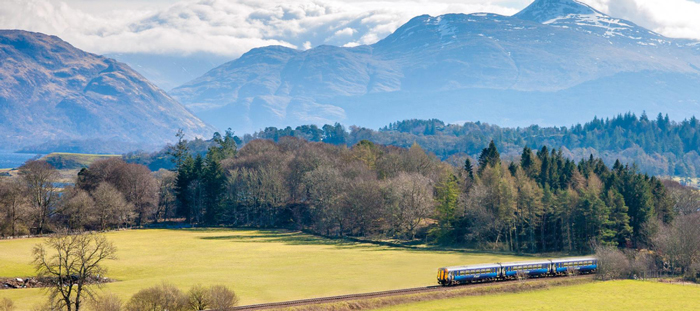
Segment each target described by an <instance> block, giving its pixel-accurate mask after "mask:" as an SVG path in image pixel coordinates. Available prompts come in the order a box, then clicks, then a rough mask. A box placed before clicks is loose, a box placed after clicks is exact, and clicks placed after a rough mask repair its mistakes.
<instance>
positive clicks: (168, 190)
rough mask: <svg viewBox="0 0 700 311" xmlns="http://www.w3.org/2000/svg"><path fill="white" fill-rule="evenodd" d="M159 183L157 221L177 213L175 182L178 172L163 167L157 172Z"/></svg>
mask: <svg viewBox="0 0 700 311" xmlns="http://www.w3.org/2000/svg"><path fill="white" fill-rule="evenodd" d="M155 178H156V181H157V183H158V208H157V209H156V213H155V221H158V220H160V219H167V218H171V217H173V216H174V215H175V207H176V204H175V203H176V202H175V183H176V181H177V174H176V173H175V172H172V171H168V170H164V169H161V170H159V171H157V172H156V173H155Z"/></svg>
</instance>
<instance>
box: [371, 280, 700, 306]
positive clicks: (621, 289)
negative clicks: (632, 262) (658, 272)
mask: <svg viewBox="0 0 700 311" xmlns="http://www.w3.org/2000/svg"><path fill="white" fill-rule="evenodd" d="M381 310H384V311H388V310H394V311H400V310H426V311H451V310H489V311H499V310H553V311H554V310H556V311H559V310H561V311H574V310H577V311H578V310H580V311H586V310H611V311H614V310H635V311H637V310H700V286H695V285H688V286H683V285H675V284H664V283H656V282H642V281H612V282H595V283H589V284H583V285H575V286H564V287H554V288H551V289H548V290H539V291H533V292H524V293H517V294H497V295H487V296H476V297H463V298H454V299H445V300H436V301H426V302H420V303H412V304H405V305H399V306H395V307H391V308H385V309H381Z"/></svg>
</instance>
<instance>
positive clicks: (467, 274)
mask: <svg viewBox="0 0 700 311" xmlns="http://www.w3.org/2000/svg"><path fill="white" fill-rule="evenodd" d="M500 275H501V265H499V264H487V265H474V266H457V267H446V268H440V269H439V270H438V283H440V284H442V285H454V284H466V283H474V282H482V281H491V280H495V279H497V278H499V276H500Z"/></svg>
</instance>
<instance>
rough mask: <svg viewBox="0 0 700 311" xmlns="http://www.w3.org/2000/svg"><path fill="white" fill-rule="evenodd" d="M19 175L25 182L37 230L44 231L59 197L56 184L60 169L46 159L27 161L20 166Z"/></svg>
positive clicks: (38, 231) (37, 231)
mask: <svg viewBox="0 0 700 311" xmlns="http://www.w3.org/2000/svg"><path fill="white" fill-rule="evenodd" d="M19 176H20V178H21V180H22V181H23V182H24V184H25V189H26V190H27V198H28V199H29V202H30V205H31V207H32V209H33V214H34V219H35V224H34V226H35V228H36V229H35V232H36V233H39V234H41V233H44V231H45V230H46V225H47V222H48V220H49V218H50V216H51V214H52V208H53V205H54V204H55V201H56V199H57V198H58V192H57V189H56V187H55V185H54V183H55V182H57V181H58V179H59V177H60V176H59V174H58V171H57V170H56V169H55V168H54V167H53V166H51V164H48V163H46V162H44V161H27V163H25V164H24V165H22V166H21V167H20V168H19Z"/></svg>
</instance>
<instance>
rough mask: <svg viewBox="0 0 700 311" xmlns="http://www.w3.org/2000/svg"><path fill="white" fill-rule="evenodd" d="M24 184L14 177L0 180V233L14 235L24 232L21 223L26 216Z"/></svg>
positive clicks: (26, 203)
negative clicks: (0, 219)
mask: <svg viewBox="0 0 700 311" xmlns="http://www.w3.org/2000/svg"><path fill="white" fill-rule="evenodd" d="M26 193H27V192H26V191H25V189H24V185H23V184H22V183H21V182H20V181H19V180H18V179H16V178H11V179H7V180H0V217H2V219H4V220H3V222H2V223H1V224H0V234H2V235H6V234H9V235H10V236H15V235H18V234H23V233H26V230H27V229H26V227H25V226H24V225H23V224H22V223H21V222H22V220H23V219H24V218H25V217H26V214H27V208H28V206H27V205H28V200H27V197H26Z"/></svg>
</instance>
